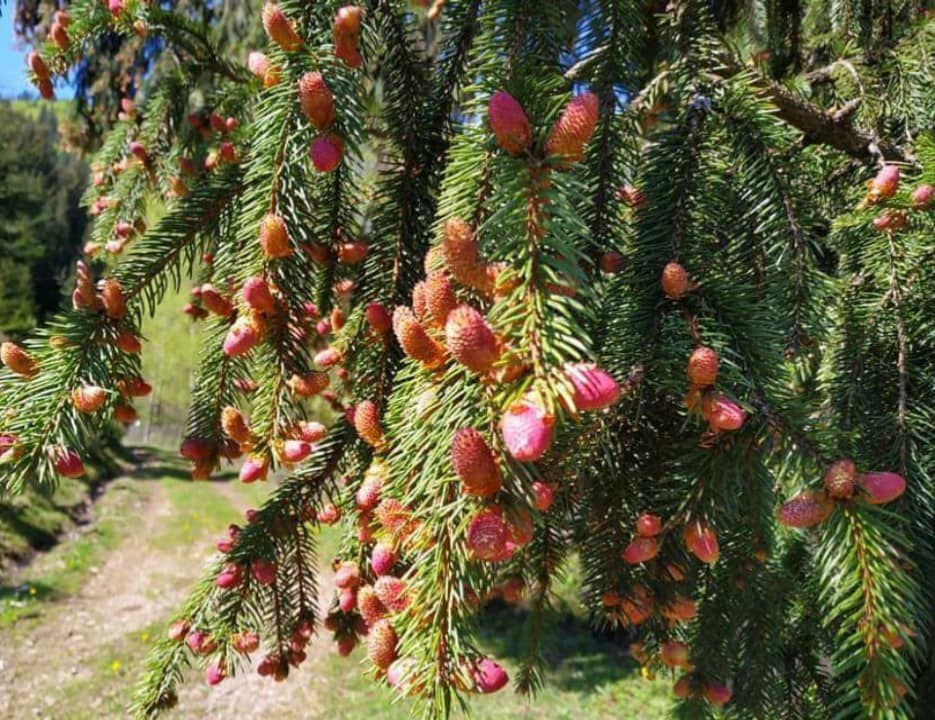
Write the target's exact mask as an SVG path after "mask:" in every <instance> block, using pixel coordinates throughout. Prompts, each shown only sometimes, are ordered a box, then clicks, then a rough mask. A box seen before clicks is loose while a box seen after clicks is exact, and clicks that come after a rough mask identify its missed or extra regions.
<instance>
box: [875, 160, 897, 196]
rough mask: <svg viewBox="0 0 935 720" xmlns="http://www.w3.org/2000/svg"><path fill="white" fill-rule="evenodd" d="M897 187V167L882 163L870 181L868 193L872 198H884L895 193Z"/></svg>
mask: <svg viewBox="0 0 935 720" xmlns="http://www.w3.org/2000/svg"><path fill="white" fill-rule="evenodd" d="M898 187H899V167H898V166H896V165H884V166H883V167H882V168H881V169H880V171H879V172H878V173H877V175H876V177H875V178H874V179H873V180H872V181H871V183H870V194H871V195H872V196H873V197H874V198H879V199H881V200H886V199H888V198H891V197H893V195H895V194H896V190H897V188H898Z"/></svg>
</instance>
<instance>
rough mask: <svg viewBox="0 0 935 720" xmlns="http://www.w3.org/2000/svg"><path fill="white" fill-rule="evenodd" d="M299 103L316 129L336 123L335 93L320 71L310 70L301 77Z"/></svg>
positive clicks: (322, 128)
mask: <svg viewBox="0 0 935 720" xmlns="http://www.w3.org/2000/svg"><path fill="white" fill-rule="evenodd" d="M299 105H300V106H301V107H302V112H303V113H304V114H305V117H306V118H308V121H309V123H310V124H311V125H312V127H313V128H315V129H316V130H327V129H328V128H329V127H331V125H332V123H334V95H332V94H331V89H330V88H329V87H328V84H327V83H326V82H325V79H324V77H322V75H321V73H320V72H308V73H305V74H304V75H303V76H302V77H301V78H300V80H299Z"/></svg>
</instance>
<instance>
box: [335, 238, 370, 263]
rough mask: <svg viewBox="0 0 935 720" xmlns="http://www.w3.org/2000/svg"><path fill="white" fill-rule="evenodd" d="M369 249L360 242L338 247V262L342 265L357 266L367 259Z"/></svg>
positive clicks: (365, 244)
mask: <svg viewBox="0 0 935 720" xmlns="http://www.w3.org/2000/svg"><path fill="white" fill-rule="evenodd" d="M368 250H369V247H368V246H367V243H365V242H360V241H352V242H344V243H341V244H340V245H338V262H339V263H341V264H342V265H356V264H357V263H359V262H361V261H362V260H363V259H364V258H365V257H367V251H368Z"/></svg>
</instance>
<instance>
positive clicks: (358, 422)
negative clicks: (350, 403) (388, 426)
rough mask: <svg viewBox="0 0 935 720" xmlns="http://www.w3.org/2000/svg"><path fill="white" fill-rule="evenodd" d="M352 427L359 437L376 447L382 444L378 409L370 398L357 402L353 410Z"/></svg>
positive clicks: (381, 428)
mask: <svg viewBox="0 0 935 720" xmlns="http://www.w3.org/2000/svg"><path fill="white" fill-rule="evenodd" d="M354 429H355V430H357V434H358V435H360V438H361V439H362V440H363V441H364V442H365V443H367V444H368V445H370V446H371V447H377V446H379V445H382V444H383V427H382V426H381V425H380V411H379V410H378V409H377V406H376V403H374V402H373V401H372V400H364V401H362V402H359V403H358V404H357V406H356V409H355V411H354Z"/></svg>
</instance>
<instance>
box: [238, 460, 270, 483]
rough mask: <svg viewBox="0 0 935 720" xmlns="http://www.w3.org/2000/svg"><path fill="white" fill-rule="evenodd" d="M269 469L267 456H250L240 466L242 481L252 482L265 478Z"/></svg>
mask: <svg viewBox="0 0 935 720" xmlns="http://www.w3.org/2000/svg"><path fill="white" fill-rule="evenodd" d="M268 471H269V463H267V461H266V459H265V458H259V457H256V456H252V455H251V456H250V457H248V458H247V460H246V462H244V464H243V466H242V467H241V468H240V481H241V482H244V483H252V482H256V481H257V480H265V479H266V473H267V472H268Z"/></svg>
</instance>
